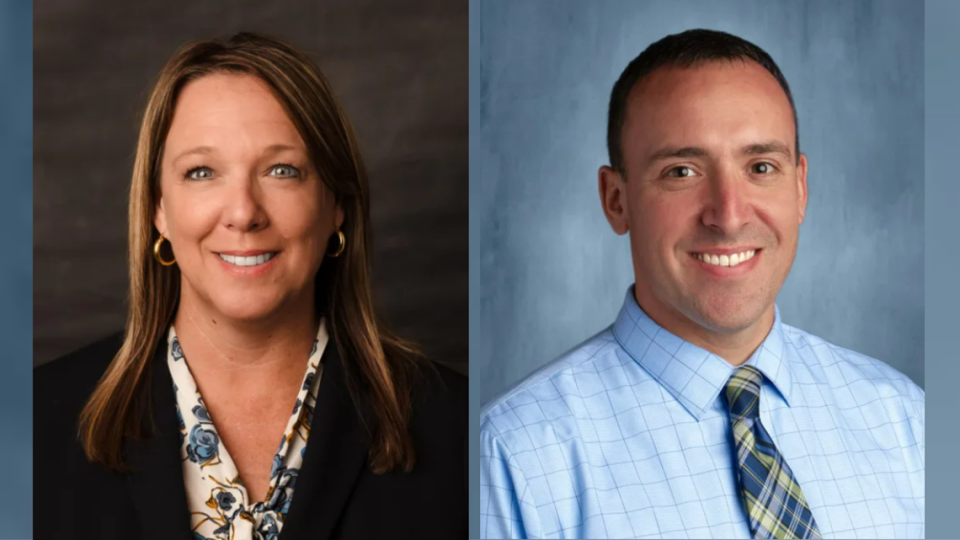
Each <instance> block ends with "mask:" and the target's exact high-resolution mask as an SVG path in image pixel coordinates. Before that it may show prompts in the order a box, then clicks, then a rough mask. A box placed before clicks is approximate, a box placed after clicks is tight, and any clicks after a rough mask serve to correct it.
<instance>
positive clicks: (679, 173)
mask: <svg viewBox="0 0 960 540" xmlns="http://www.w3.org/2000/svg"><path fill="white" fill-rule="evenodd" d="M695 174H696V173H695V172H693V169H691V168H690V167H682V166H681V167H674V168H672V169H670V170H669V171H667V176H672V177H674V178H686V177H688V176H694V175H695Z"/></svg>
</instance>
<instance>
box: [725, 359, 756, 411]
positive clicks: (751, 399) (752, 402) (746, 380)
mask: <svg viewBox="0 0 960 540" xmlns="http://www.w3.org/2000/svg"><path fill="white" fill-rule="evenodd" d="M762 383H763V373H760V370H758V369H757V368H755V367H753V366H743V367H741V368H740V369H738V370H736V371H735V372H733V375H731V376H730V379H729V380H728V381H727V384H726V386H725V387H724V392H723V399H724V401H725V402H726V404H727V409H728V410H729V411H730V420H739V419H741V418H742V419H748V420H756V419H757V417H759V416H760V385H761V384H762Z"/></svg>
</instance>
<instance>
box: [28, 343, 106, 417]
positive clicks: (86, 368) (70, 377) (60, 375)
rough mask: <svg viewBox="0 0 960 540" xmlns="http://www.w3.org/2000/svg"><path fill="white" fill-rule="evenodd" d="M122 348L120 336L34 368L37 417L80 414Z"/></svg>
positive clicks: (92, 344)
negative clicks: (39, 415)
mask: <svg viewBox="0 0 960 540" xmlns="http://www.w3.org/2000/svg"><path fill="white" fill-rule="evenodd" d="M122 344H123V332H118V333H116V334H113V335H110V336H108V337H106V338H103V339H101V340H99V341H96V342H94V343H91V344H90V345H87V346H86V347H83V348H82V349H79V350H76V351H74V352H72V353H69V354H66V355H64V356H61V357H59V358H57V359H54V360H51V361H50V362H47V363H46V364H43V365H42V366H39V367H37V368H34V370H33V389H34V411H35V414H37V413H39V414H41V415H42V414H44V411H49V412H51V413H53V414H54V415H56V416H60V417H66V416H75V415H76V414H78V413H79V412H80V409H81V408H82V407H83V405H84V403H86V401H87V398H89V397H90V394H91V393H92V392H93V390H94V388H96V386H97V382H98V381H99V380H100V377H101V376H103V374H104V372H105V371H106V370H107V366H109V365H110V362H111V361H112V360H113V357H114V356H116V354H117V352H118V351H119V350H120V346H121V345H122ZM64 413H67V414H64Z"/></svg>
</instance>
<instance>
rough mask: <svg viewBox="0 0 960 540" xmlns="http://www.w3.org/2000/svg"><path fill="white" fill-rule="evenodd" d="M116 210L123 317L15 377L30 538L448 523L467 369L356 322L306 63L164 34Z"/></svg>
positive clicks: (455, 494) (324, 98) (357, 202)
mask: <svg viewBox="0 0 960 540" xmlns="http://www.w3.org/2000/svg"><path fill="white" fill-rule="evenodd" d="M129 217H130V228H129V249H130V253H129V265H130V301H129V313H128V317H127V324H126V331H125V332H124V333H123V334H122V335H119V336H116V337H114V338H111V339H108V340H106V341H103V342H100V343H97V344H94V345H92V346H90V347H88V348H86V349H83V350H81V351H78V352H76V353H73V354H71V355H68V356H67V357H64V358H62V359H60V360H57V361H54V362H52V363H50V364H48V365H46V366H43V367H41V368H39V369H38V370H37V371H36V372H35V389H36V391H35V396H36V397H35V404H34V411H35V419H34V425H35V435H34V436H35V445H34V446H35V449H34V452H35V453H34V456H35V462H34V466H35V474H34V476H35V486H36V487H35V494H36V495H35V504H34V508H35V513H34V515H35V530H34V533H35V538H38V539H43V538H88V537H89V538H104V539H106V538H157V539H160V538H163V539H175V538H183V539H190V538H193V539H198V540H199V539H215V540H219V539H230V540H245V539H276V538H277V537H278V535H279V534H280V533H281V532H282V534H283V536H282V538H284V539H289V538H311V539H314V538H378V537H387V536H389V537H401V538H405V537H411V538H428V537H434V538H457V537H465V536H466V523H467V502H466V495H467V493H466V477H465V471H466V423H467V422H466V385H465V381H464V380H463V377H461V376H457V375H455V374H453V373H452V372H451V371H449V370H447V369H445V368H443V367H440V366H434V365H432V364H429V363H427V362H426V361H424V360H422V359H420V357H419V356H418V355H417V353H416V351H415V349H414V348H413V347H412V346H411V345H409V344H408V343H406V342H404V341H402V340H400V339H398V338H396V337H394V336H393V335H391V334H390V333H388V332H387V331H386V330H385V329H384V328H383V326H381V325H380V324H379V323H378V322H377V319H376V317H375V316H374V312H373V308H372V300H371V292H370V283H369V268H368V260H369V243H368V228H369V208H368V193H367V180H366V176H365V171H364V166H363V162H362V159H361V156H360V151H359V148H358V146H357V142H356V138H355V136H354V134H353V131H352V128H351V127H350V124H349V122H348V120H347V118H346V117H345V115H344V113H343V111H342V109H341V108H340V106H339V105H338V103H337V101H336V98H335V97H334V96H333V94H332V92H331V90H330V88H329V86H328V84H327V82H326V81H325V79H324V77H323V76H322V74H321V73H320V71H319V70H318V69H317V68H316V67H315V66H313V65H312V63H311V62H310V61H309V60H308V59H307V58H306V56H305V55H303V54H302V53H300V52H298V51H296V50H294V49H292V48H291V47H289V46H287V45H285V44H283V43H281V42H278V41H276V40H273V39H271V38H267V37H264V36H258V35H253V34H240V35H237V36H235V37H234V38H232V39H231V40H230V41H229V42H228V43H226V44H222V43H219V42H213V41H211V42H204V43H199V44H195V45H190V46H187V47H185V48H183V49H181V50H180V51H179V52H178V53H177V54H176V55H175V56H174V57H173V58H172V59H171V60H170V61H169V62H168V63H167V65H166V66H165V67H164V69H163V70H162V72H161V74H160V77H159V80H158V82H157V84H156V86H155V88H154V90H153V93H152V95H151V97H150V100H149V103H148V104H147V108H146V112H145V114H144V119H143V123H142V126H141V131H140V138H139V143H138V148H137V154H136V160H135V164H134V171H133V179H132V185H131V191H130V214H129ZM291 411H292V412H291ZM278 443H279V446H278Z"/></svg>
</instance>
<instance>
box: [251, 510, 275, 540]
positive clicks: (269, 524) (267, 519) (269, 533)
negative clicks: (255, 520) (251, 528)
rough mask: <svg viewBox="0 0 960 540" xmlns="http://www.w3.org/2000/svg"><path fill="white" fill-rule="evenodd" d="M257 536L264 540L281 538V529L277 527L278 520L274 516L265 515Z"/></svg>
mask: <svg viewBox="0 0 960 540" xmlns="http://www.w3.org/2000/svg"><path fill="white" fill-rule="evenodd" d="M257 534H259V535H260V538H263V540H277V538H279V537H280V529H279V527H277V520H276V518H274V517H273V514H270V513H267V514H264V516H263V521H262V522H261V523H260V526H259V527H257Z"/></svg>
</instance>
